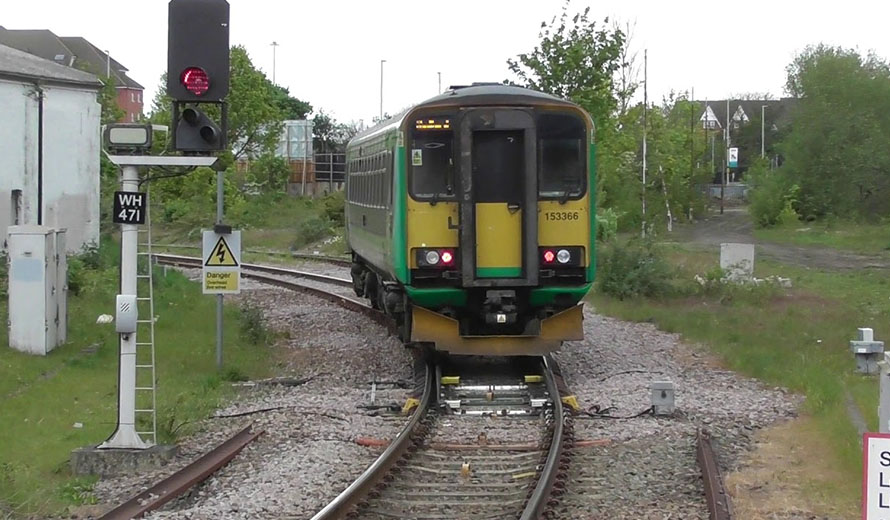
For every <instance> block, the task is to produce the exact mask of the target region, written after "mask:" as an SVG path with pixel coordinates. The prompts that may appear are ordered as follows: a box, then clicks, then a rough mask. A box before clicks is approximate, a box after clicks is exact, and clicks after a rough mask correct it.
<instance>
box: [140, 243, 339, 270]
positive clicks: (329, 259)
mask: <svg viewBox="0 0 890 520" xmlns="http://www.w3.org/2000/svg"><path fill="white" fill-rule="evenodd" d="M153 247H155V248H158V249H189V250H195V251H200V250H201V246H190V245H183V244H154V246H153ZM244 252H245V253H250V254H253V255H269V256H284V257H290V258H297V259H299V260H313V261H316V262H325V263H328V264H334V265H342V266H345V267H349V266H351V265H352V261H351V260H349V259H348V258H341V257H336V256H328V255H313V254H310V253H293V252H283V251H264V250H262V249H245V250H244Z"/></svg>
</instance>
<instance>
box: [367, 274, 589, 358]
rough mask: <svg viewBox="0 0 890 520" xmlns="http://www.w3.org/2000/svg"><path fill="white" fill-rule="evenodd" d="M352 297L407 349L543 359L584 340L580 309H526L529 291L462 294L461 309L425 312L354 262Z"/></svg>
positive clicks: (561, 304) (559, 305) (399, 288)
mask: <svg viewBox="0 0 890 520" xmlns="http://www.w3.org/2000/svg"><path fill="white" fill-rule="evenodd" d="M351 275H352V281H353V289H354V290H355V293H356V295H358V296H360V297H364V298H367V299H368V300H370V302H371V305H372V306H373V307H374V308H375V309H378V310H381V311H383V312H385V313H386V314H387V315H388V316H390V318H391V319H393V321H394V322H395V324H396V327H397V330H398V333H399V338H400V339H401V340H402V342H403V343H404V344H405V345H406V346H409V347H423V348H424V349H432V350H436V351H443V352H448V353H451V354H459V355H495V356H527V355H544V354H548V353H551V352H554V351H556V350H558V349H559V347H560V346H561V345H562V342H563V341H576V340H581V339H583V337H584V331H583V327H582V320H583V312H582V305H581V304H578V303H577V302H575V301H559V300H557V301H556V302H554V304H552V305H543V306H532V305H530V293H531V288H528V287H515V288H511V287H497V288H478V287H474V288H465V289H463V290H464V291H465V293H466V304H465V305H461V306H458V305H445V304H443V305H439V306H435V307H427V306H420V305H416V304H415V303H414V302H412V301H411V298H410V297H409V296H408V293H407V291H406V289H405V287H404V286H403V285H402V284H401V283H398V282H395V281H391V280H389V279H388V277H387V276H386V275H385V274H382V273H379V272H377V271H376V270H375V269H373V268H372V267H370V266H369V265H367V264H365V263H364V262H362V261H361V259H359V258H357V259H356V261H355V262H354V263H353V266H352V269H351Z"/></svg>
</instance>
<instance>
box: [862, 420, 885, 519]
mask: <svg viewBox="0 0 890 520" xmlns="http://www.w3.org/2000/svg"><path fill="white" fill-rule="evenodd" d="M862 449H863V452H864V459H863V463H862V471H863V476H862V519H863V520H890V434H888V433H866V434H865V435H863V436H862Z"/></svg>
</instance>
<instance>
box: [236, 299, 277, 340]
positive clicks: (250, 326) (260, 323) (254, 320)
mask: <svg viewBox="0 0 890 520" xmlns="http://www.w3.org/2000/svg"><path fill="white" fill-rule="evenodd" d="M238 310H239V315H238V317H239V321H240V324H241V336H242V337H243V338H244V339H245V340H247V341H249V342H250V344H251V345H266V344H267V343H269V339H270V337H271V334H270V332H269V330H268V329H267V328H266V321H265V317H264V315H263V309H262V308H261V307H260V306H258V305H254V304H250V303H246V304H243V305H241V306H240V307H239V309H238Z"/></svg>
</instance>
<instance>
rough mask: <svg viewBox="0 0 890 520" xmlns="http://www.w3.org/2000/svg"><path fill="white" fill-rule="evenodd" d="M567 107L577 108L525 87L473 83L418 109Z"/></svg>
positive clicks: (450, 91) (554, 97)
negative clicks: (496, 106)
mask: <svg viewBox="0 0 890 520" xmlns="http://www.w3.org/2000/svg"><path fill="white" fill-rule="evenodd" d="M524 103H527V104H530V105H540V104H547V105H554V104H555V105H565V106H571V107H575V106H577V105H575V104H574V103H572V102H570V101H566V100H564V99H561V98H558V97H556V96H553V95H550V94H545V93H543V92H538V91H537V90H531V89H528V88H524V87H516V86H513V85H503V84H500V83H473V84H472V85H469V86H453V87H451V89H450V90H448V91H446V92H444V93H442V94H439V95H438V96H435V97H433V98H430V99H428V100H426V101H424V102H423V103H419V104H417V105H416V106H415V107H414V108H417V107H426V106H442V105H503V104H511V105H512V104H524Z"/></svg>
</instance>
